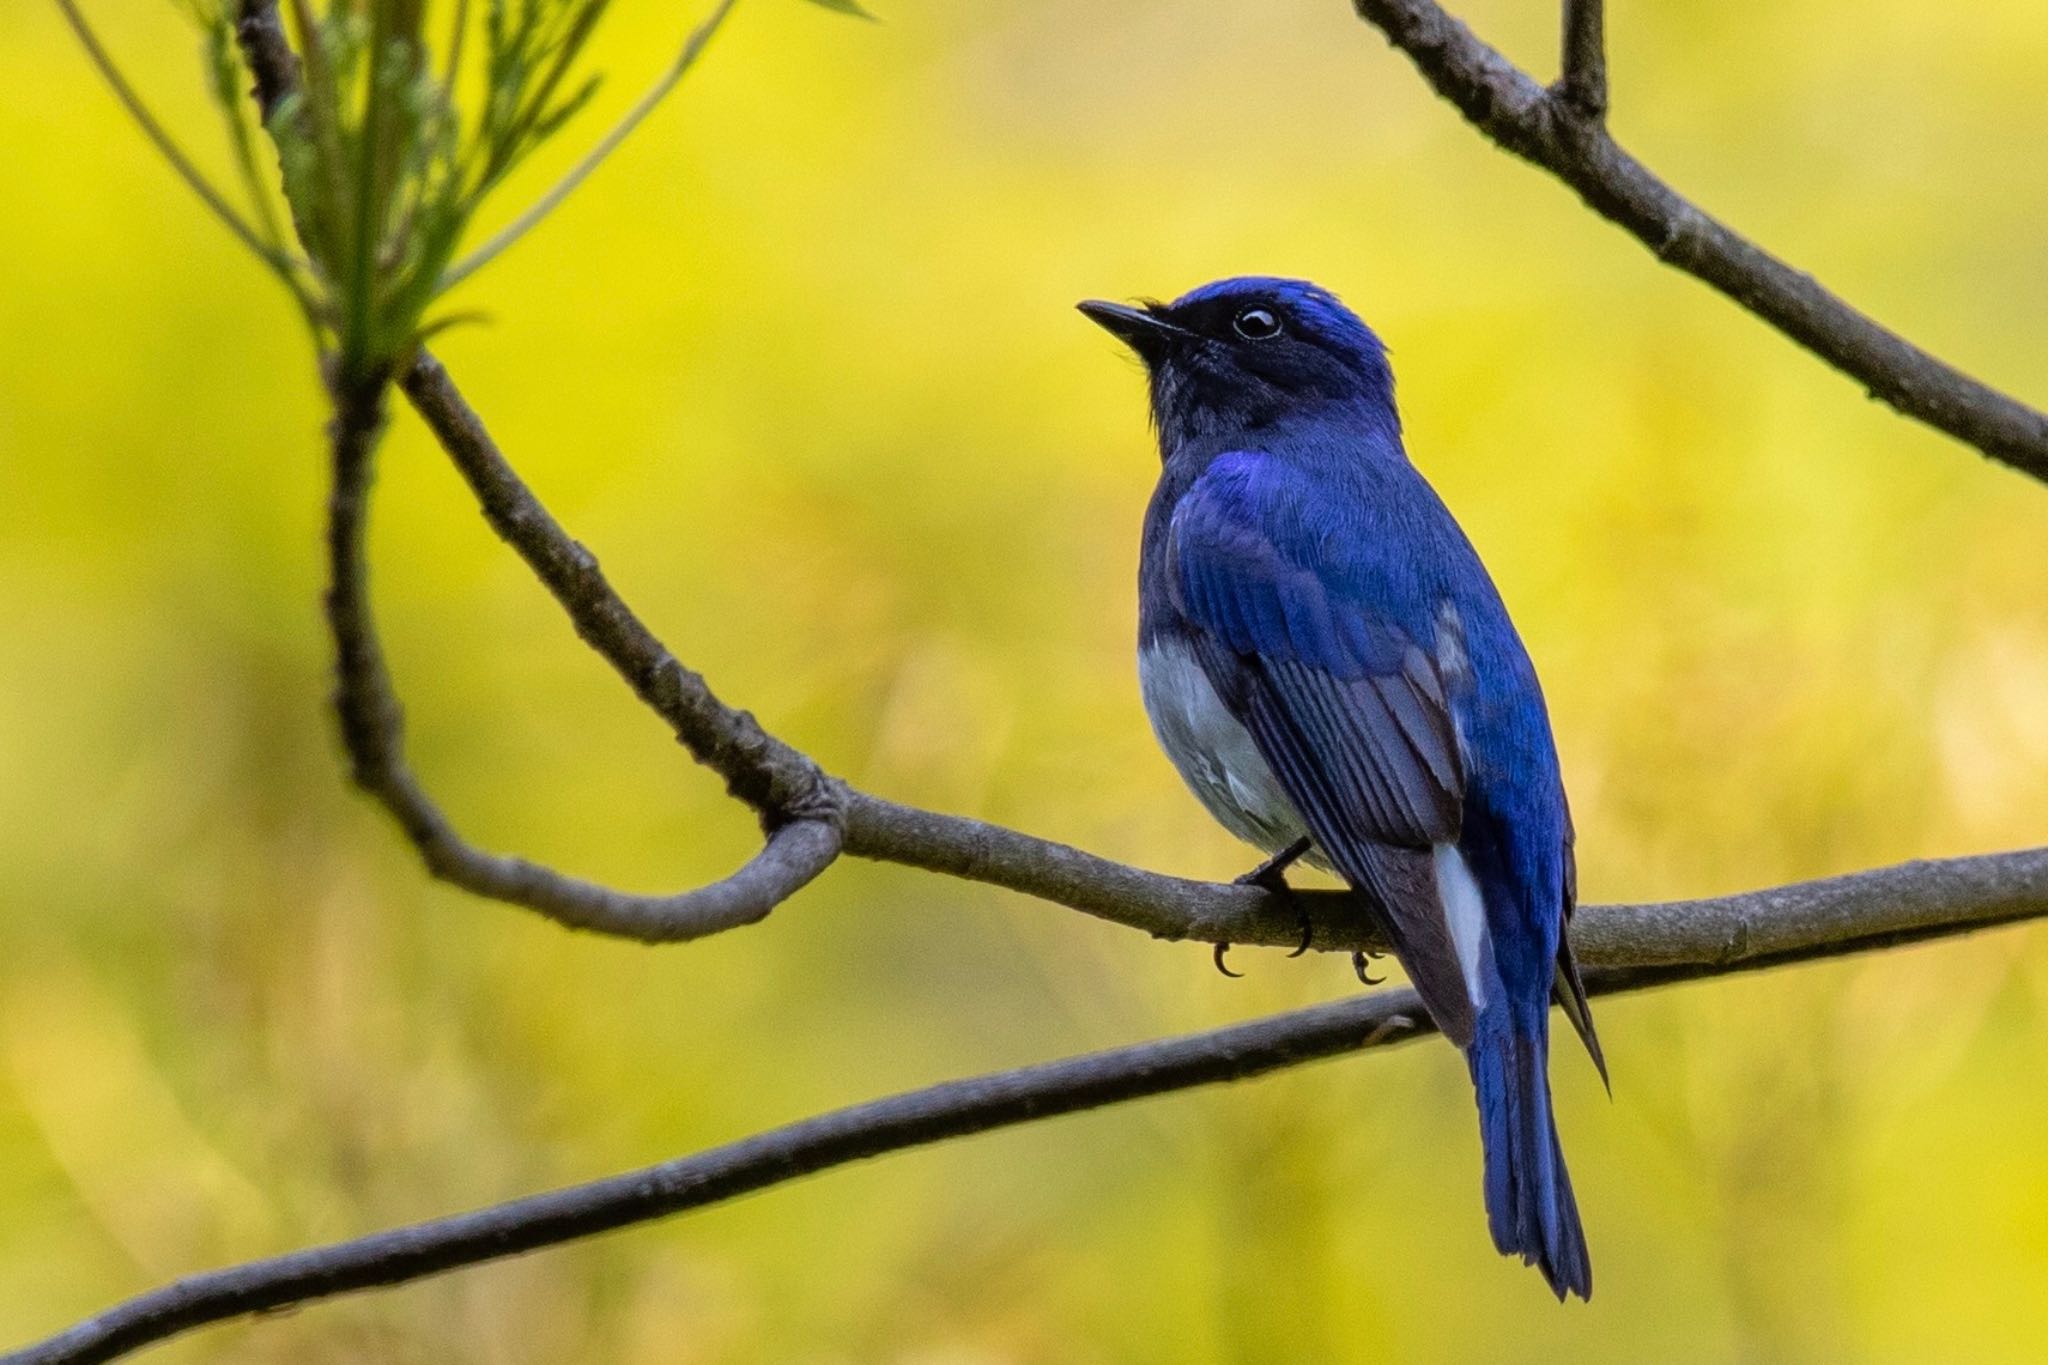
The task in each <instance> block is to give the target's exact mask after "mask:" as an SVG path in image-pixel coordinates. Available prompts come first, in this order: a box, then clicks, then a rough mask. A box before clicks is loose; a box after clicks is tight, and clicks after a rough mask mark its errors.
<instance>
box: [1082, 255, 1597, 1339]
mask: <svg viewBox="0 0 2048 1365" xmlns="http://www.w3.org/2000/svg"><path fill="white" fill-rule="evenodd" d="M1080 309H1081V311H1082V312H1083V313H1084V314H1086V315H1087V316H1088V317H1089V318H1090V319H1092V320H1093V321H1095V322H1097V323H1099V324H1100V325H1101V326H1103V327H1104V328H1106V329H1108V330H1109V331H1110V332H1111V333H1112V334H1114V335H1115V336H1117V337H1118V338H1120V339H1121V340H1122V341H1123V342H1124V343H1125V344H1127V345H1128V346H1130V347H1131V349H1132V350H1134V351H1136V352H1137V354H1138V356H1139V357H1140V358H1141V359H1142V360H1143V361H1144V362H1145V366H1146V369H1147V371H1148V372H1149V375H1150V380H1151V396H1152V417H1153V422H1154V424H1155V426H1156V427H1157V429H1158V435H1159V448H1160V455H1161V457H1162V461H1163V467H1162V469H1161V473H1160V478H1159V485H1158V488H1157V490H1156V491H1155V492H1154V493H1153V496H1152V502H1151V506H1150V508H1149V509H1148V510H1147V512H1146V514H1145V533H1144V545H1143V549H1142V552H1141V557H1140V565H1139V574H1138V592H1139V624H1138V674H1139V679H1140V683H1141V686H1142V689H1143V692H1144V700H1145V709H1146V711H1147V713H1148V714H1149V715H1150V717H1151V720H1152V727H1153V729H1154V731H1155V732H1156V733H1157V735H1158V737H1159V742H1160V744H1161V746H1162V747H1163V748H1164V749H1165V750H1166V753H1167V756H1168V757H1169V758H1171V759H1172V761H1173V764H1174V766H1175V767H1176V768H1178V769H1179V770H1180V774H1181V777H1182V778H1183V779H1184V780H1185V781H1186V782H1187V784H1188V786H1189V787H1190V788H1191V789H1192V790H1193V791H1194V794H1195V795H1196V797H1198V798H1199V799H1200V800H1201V802H1202V804H1203V805H1204V806H1206V807H1207V808H1208V810H1209V813H1210V814H1211V815H1213V816H1215V817H1216V819H1217V820H1218V821H1219V822H1221V823H1222V825H1223V826H1224V827H1225V828H1226V829H1228V830H1229V831H1230V832H1231V833H1233V834H1235V835H1237V836H1238V837H1239V838H1240V839H1243V840H1245V841H1246V842H1247V843H1250V844H1254V845H1256V846H1257V847H1259V848H1261V849H1263V850H1264V851H1265V852H1267V853H1268V854H1271V855H1273V856H1272V857H1271V858H1270V859H1269V860H1268V862H1267V863H1266V864H1265V865H1264V866H1263V867H1262V868H1260V869H1259V870H1258V871H1257V872H1255V873H1251V874H1248V878H1252V879H1257V880H1260V881H1263V882H1265V883H1266V884H1269V885H1273V886H1275V887H1284V881H1283V880H1281V874H1283V873H1284V870H1285V868H1286V866H1287V865H1288V863H1290V862H1291V861H1292V860H1293V859H1294V858H1297V857H1304V856H1305V857H1306V858H1308V859H1309V860H1310V861H1312V862H1315V863H1317V864H1319V865H1321V866H1324V867H1326V868H1330V869H1333V870H1335V871H1336V872H1337V874H1338V875H1340V876H1342V877H1343V878H1344V879H1345V881H1347V882H1348V883H1350V884H1351V885H1352V886H1353V887H1355V888H1357V889H1358V890H1360V891H1362V892H1364V893H1366V896H1367V898H1368V899H1369V900H1370V901H1371V902H1372V903H1373V904H1374V905H1375V907H1376V912H1377V913H1378V915H1379V917H1380V919H1381V920H1382V927H1383V928H1384V930H1385V931H1386V936H1387V940H1388V942H1389V943H1390V944H1392V946H1393V949H1394V953H1395V955H1396V956H1397V957H1398V958H1399V959H1400V961H1401V965H1402V966H1403V967H1404V968H1406V969H1407V972H1408V975H1409V977H1410V979H1411V980H1412V981H1413V982H1414V984H1415V989H1416V990H1417V992H1418V993H1420V995H1421V997H1422V1000H1423V1003H1424V1004H1425V1005H1426V1006H1427V1007H1428V1009H1429V1012H1430V1014H1431V1016H1432V1017H1433V1018H1434V1019H1435V1020H1436V1023H1437V1026H1438V1028H1440V1029H1441V1030H1442V1031H1443V1033H1444V1035H1445V1036H1446V1037H1448V1038H1449V1039H1450V1040H1451V1041H1452V1042H1454V1043H1456V1044H1457V1045H1458V1047H1459V1048H1461V1049H1462V1050H1463V1051H1464V1053H1465V1059H1466V1062H1467V1064H1468V1065H1469V1066H1470V1068H1471V1072H1472V1084H1473V1087H1474V1090H1475V1091H1476V1093H1477V1098H1478V1103H1479V1126H1480V1138H1481V1141H1482V1143H1483V1145H1484V1148H1485V1166H1486V1170H1485V1194H1486V1211H1487V1219H1488V1222H1489V1224H1490V1226H1491V1229H1492V1233H1493V1240H1494V1245H1495V1246H1497V1247H1498V1248H1499V1249H1500V1250H1501V1252H1502V1253H1503V1254H1506V1255H1515V1254H1519V1255H1520V1256H1521V1257H1522V1259H1523V1260H1524V1261H1525V1262H1529V1263H1533V1264H1535V1265H1537V1266H1539V1267H1540V1268H1541V1269H1542V1272H1543V1275H1544V1278H1545V1279H1547V1280H1548V1281H1549V1282H1550V1287H1551V1289H1552V1291H1553V1292H1555V1293H1556V1295H1557V1296H1558V1298H1559V1299H1560V1300H1562V1299H1563V1298H1564V1296H1565V1295H1566V1294H1567V1293H1568V1292H1569V1293H1575V1294H1577V1295H1579V1297H1580V1298H1586V1297H1588V1296H1589V1295H1590V1294H1591V1292H1592V1285H1593V1276H1592V1266H1591V1263H1590V1262H1589V1261H1588V1259H1587V1254H1586V1238H1585V1232H1584V1230H1583V1229H1582V1228H1581V1226H1580V1223H1579V1211H1578V1205H1577V1203H1576V1201H1575V1200H1574V1199H1573V1198H1572V1186H1571V1177H1570V1176H1569V1175H1567V1174H1566V1172H1565V1164H1564V1153H1563V1151H1562V1150H1561V1148H1560V1147H1559V1145H1558V1140H1557V1129H1556V1125H1555V1122H1554V1119H1553V1117H1552V1113H1551V1103H1550V1083H1549V1078H1548V1074H1547V1068H1548V1059H1549V1050H1550V1043H1549V1036H1550V1035H1549V1020H1550V1004H1551V1001H1552V999H1553V997H1554V998H1555V999H1556V1000H1557V1002H1558V1003H1559V1004H1560V1005H1562V1006H1563V1009H1564V1012H1565V1015H1566V1017H1567V1018H1569V1019H1570V1020H1571V1021H1572V1024H1573V1025H1574V1027H1575V1028H1576V1029H1577V1030H1578V1033H1579V1036H1580V1038H1581V1039H1582V1040H1583V1041H1584V1043H1585V1045H1586V1048H1587V1050H1588V1051H1589V1052H1590V1053H1591V1054H1592V1056H1593V1061H1594V1064H1595V1065H1596V1066H1597V1067H1598V1068H1599V1070H1600V1074H1601V1078H1602V1079H1603V1081H1604V1080H1605V1078H1606V1074H1607V1069H1606V1064H1605V1062H1604V1060H1603V1059H1602V1057H1601V1054H1600V1046H1599V1042H1598V1039H1597V1037H1596V1035H1595V1034H1594V1032H1593V1022H1592V1016H1591V1014H1590V1012H1589V1011H1588V1008H1587V1004H1586V993H1585V987H1584V985H1583V984H1582V983H1581V981H1580V979H1579V972H1578V968H1577V965H1576V964H1575V963H1574V961H1573V958H1572V953H1571V947H1570V945H1569V943H1568V942H1567V940H1566V937H1565V926H1566V921H1567V920H1569V919H1570V917H1571V913H1572V907H1573V902H1574V898H1575V896H1576V885H1575V882H1576V874H1575V871H1574V860H1573V853H1572V824H1571V814H1570V812H1569V810H1568V809H1567V807H1566V804H1565V794H1564V783H1563V780H1562V778H1561V777H1560V776H1559V773H1558V765H1557V751H1556V748H1555V746H1554V744H1553V742H1552V740H1551V734H1550V720H1549V716H1548V714H1547V712H1546V711H1545V709H1544V704H1543V694H1542V691H1541V689H1540V688H1539V687H1538V685H1537V681H1536V672H1535V669H1534V668H1533V667H1532V666H1531V664H1530V662H1529V656H1528V654H1527V652H1526V651H1525V650H1524V649H1523V647H1522V642H1521V639H1520V637H1519V636H1518V635H1517V634H1516V633H1515V628H1514V625H1513V623H1512V622H1511V621H1510V620H1509V619H1508V613H1507V608H1506V607H1505V606H1503V605H1502V603H1501V600H1500V594H1499V593H1498V592H1497V591H1496V590H1495V588H1494V586H1493V581H1492V579H1491V578H1489V577H1488V575H1487V572H1486V569H1485V567H1484V566H1483V565H1481V563H1480V562H1479V556H1478V554H1477V553H1476V552H1475V551H1474V550H1473V548H1472V544H1471V542H1470V541H1468V540H1467V539H1466V538H1465V534H1464V532H1463V531H1462V530H1460V529H1459V527H1458V524H1457V522H1456V521H1454V520H1453V519H1452V517H1451V514H1450V512H1449V511H1448V510H1447V509H1446V508H1445V507H1444V504H1443V502H1442V501H1441V500H1440V499H1439V498H1438V497H1437V495H1436V492H1435V490H1434V489H1432V488H1431V487H1430V486H1429V484H1428V483H1427V482H1426V481H1425V480H1424V479H1423V477H1422V475H1421V474H1420V473H1419V472H1418V471H1417V470H1416V468H1415V466H1414V465H1412V464H1410V463H1409V462H1408V456H1407V454H1406V452H1405V450H1404V449H1403V447H1402V443H1401V419H1400V416H1399V414H1398V413H1397V411H1396V410H1395V407H1394V376H1393V371H1392V370H1391V369H1390V368H1389V367H1388V364H1387V353H1386V348H1385V347H1384V346H1382V345H1381V343H1380V340H1379V338H1378V337H1376V336H1374V335H1373V333H1372V331H1371V329H1369V328H1368V327H1367V326H1366V325H1365V324H1364V323H1363V322H1362V321H1360V320H1359V318H1358V317H1357V316H1356V315H1355V314H1353V313H1352V312H1351V311H1350V310H1349V309H1347V308H1346V307H1345V306H1344V305H1343V304H1342V303H1340V302H1338V300H1337V299H1336V297H1335V296H1334V295H1332V294H1330V293H1329V292H1328V291H1327V290H1324V289H1321V288H1319V287H1317V286H1315V285H1313V284H1309V283H1306V282H1304V281H1300V280H1285V279H1270V278H1262V277H1248V278H1242V279H1229V280H1221V281H1218V282H1217V283H1214V284H1209V285H1204V286H1203V287H1202V288H1200V289H1197V290H1195V291H1193V292H1192V293H1189V294H1187V295H1185V296H1184V297H1182V298H1179V299H1176V300H1175V301H1174V302H1172V303H1170V304H1160V303H1147V304H1145V305H1144V306H1142V307H1126V306H1124V305H1122V304H1115V303H1103V302H1100V301H1094V300H1091V301H1089V302H1085V303H1082V304H1081V305H1080ZM1219 962H1220V959H1219Z"/></svg>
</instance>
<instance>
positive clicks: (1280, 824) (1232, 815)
mask: <svg viewBox="0 0 2048 1365" xmlns="http://www.w3.org/2000/svg"><path fill="white" fill-rule="evenodd" d="M1138 686H1139V689H1140V691H1141V692H1142V693H1143V694H1144V698H1145V712H1146V714H1147V715H1149V716H1150V717H1151V718H1152V732H1153V733H1154V734H1156V735H1158V736H1159V745H1160V747H1161V748H1163V749H1165V750H1166V756H1167V757H1168V758H1170V759H1172V760H1173V766H1174V767H1176V768H1178V769H1179V770H1180V775H1181V779H1182V780H1183V781H1185V782H1186V783H1187V784H1188V788H1189V790H1191V791H1193V792H1194V794H1195V796H1196V797H1197V798H1199V799H1200V801H1201V803H1202V804H1203V805H1204V806H1207V807H1208V808H1209V813H1210V814H1211V815H1213V816H1215V817H1216V820H1217V822H1218V823H1219V824H1221V825H1222V826H1223V827H1224V828H1225V829H1227V830H1229V831H1230V832H1231V833H1232V834H1235V835H1236V836H1237V837H1238V838H1240V839H1242V840H1244V841H1245V842H1246V843H1248V844H1252V845H1254V846H1256V847H1258V848H1262V849H1264V850H1265V851H1266V852H1268V853H1278V852H1279V851H1280V850H1281V849H1283V848H1285V847H1287V846H1288V845H1289V844H1291V843H1293V842H1294V841H1295V840H1296V839H1298V838H1300V837H1301V836H1302V835H1304V834H1306V833H1307V832H1308V826H1307V824H1306V823H1305V822H1304V821H1303V820H1302V818H1301V816H1300V814H1299V813H1298V812H1297V811H1296V810H1295V808H1294V803H1293V802H1292V801H1290V800H1288V799H1287V794H1286V793H1285V792H1284V791H1282V790H1281V789H1280V783H1279V781H1278V780H1277V779H1276V778H1274V776H1273V770H1272V768H1271V767H1269V766H1268V765H1267V763H1266V760H1265V758H1264V757H1263V756H1262V755H1261V754H1260V753H1259V750H1258V746H1256V745H1255V744H1253V743H1252V736H1251V732H1250V731H1249V730H1246V729H1245V728H1244V726H1242V725H1240V724H1238V722H1237V718H1236V717H1234V716H1232V715H1231V714H1230V712H1229V711H1227V710H1225V709H1224V707H1223V702H1222V699H1221V698H1219V697H1218V696H1217V695H1216V689H1215V688H1214V687H1212V686H1210V685H1209V678H1208V675H1207V674H1205V673H1203V672H1202V666H1201V664H1200V663H1198V662H1197V661H1196V659H1195V657H1194V655H1193V654H1192V653H1191V652H1190V651H1189V650H1188V648H1187V647H1186V646H1185V645H1179V644H1159V645H1154V646H1152V647H1150V648H1146V649H1140V650H1139V651H1138ZM1431 852H1432V858H1433V862H1434V871H1435V874H1436V891H1437V903H1438V904H1437V909H1438V911H1439V913H1441V914H1442V915H1443V916H1444V918H1445V920H1446V922H1447V924H1448V926H1449V928H1450V931H1451V944H1452V947H1453V948H1454V949H1455V950H1456V952H1457V955H1458V963H1459V966H1460V967H1461V968H1462V969H1463V971H1464V977H1465V990H1466V994H1467V995H1468V996H1469V997H1470V999H1471V1001H1472V1007H1473V1009H1475V1010H1478V1009H1482V1008H1484V1007H1485V1004H1486V1000H1487V996H1488V993H1489V991H1488V987H1489V984H1490V983H1491V981H1492V980H1493V979H1494V972H1495V968H1494V964H1493V943H1492V937H1491V935H1490V934H1489V933H1488V930H1487V924H1486V904H1485V900H1484V899H1483V897H1482V896H1481V893H1480V890H1479V886H1478V883H1477V882H1475V881H1474V880H1473V877H1472V870H1471V868H1470V867H1468V866H1467V865H1466V862H1465V858H1464V855H1463V854H1462V853H1460V852H1459V851H1458V847H1457V845H1456V844H1448V843H1446V844H1437V845H1436V846H1435V847H1434V848H1433V849H1432V851H1431ZM1308 857H1309V861H1311V862H1314V863H1316V864H1317V865H1318V866H1327V865H1328V864H1327V863H1326V862H1325V861H1324V858H1323V856H1322V850H1321V849H1320V848H1316V849H1311V850H1310V851H1309V855H1308Z"/></svg>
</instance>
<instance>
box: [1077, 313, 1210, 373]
mask: <svg viewBox="0 0 2048 1365" xmlns="http://www.w3.org/2000/svg"><path fill="white" fill-rule="evenodd" d="M1074 306H1075V307H1076V308H1078V309H1080V310H1081V315H1082V316H1083V317H1085V318H1087V319H1088V320H1089V321H1090V322H1092V323H1094V324H1095V325H1096V326H1098V327H1100V328H1102V329H1103V330H1104V331H1106V332H1108V333H1109V334H1110V335H1111V336H1113V337H1115V338H1116V339H1117V340H1119V341H1121V342H1123V343H1124V345H1126V346H1128V347H1130V348H1131V349H1132V350H1134V351H1136V352H1137V353H1138V354H1139V356H1140V357H1142V358H1143V359H1144V360H1146V361H1147V362H1151V361H1156V360H1158V359H1159V358H1160V357H1161V356H1163V355H1164V354H1165V353H1166V351H1167V349H1168V348H1169V347H1171V346H1172V345H1173V344H1174V343H1175V342H1177V341H1179V340H1181V339H1182V338H1183V337H1185V336H1187V335H1188V333H1187V331H1186V330H1185V329H1183V328H1180V327H1176V326H1174V325H1173V324H1172V323H1170V322H1168V321H1166V319H1164V318H1160V317H1155V316H1153V315H1152V314H1151V313H1148V312H1146V311H1145V310H1144V309H1142V308H1132V307H1131V306H1129V305H1128V304H1122V303H1107V302H1104V301H1103V300H1101V299H1083V300H1082V301H1081V302H1079V303H1077V304H1075V305H1074Z"/></svg>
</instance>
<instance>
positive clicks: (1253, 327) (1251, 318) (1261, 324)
mask: <svg viewBox="0 0 2048 1365" xmlns="http://www.w3.org/2000/svg"><path fill="white" fill-rule="evenodd" d="M1230 325H1231V326H1232V327H1234V328H1236V329H1237V334H1238V335H1239V336H1241V337H1243V338H1244V339H1245V340H1246V341H1267V340H1270V339H1271V338H1273V337H1276V336H1279V335H1280V319H1279V318H1278V317H1277V316H1275V315H1274V313H1273V310H1272V309H1270V308H1247V309H1245V310H1244V311H1243V312H1241V313H1239V314H1238V315H1237V316H1236V317H1235V318H1233V319H1231V323H1230Z"/></svg>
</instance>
